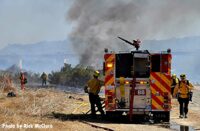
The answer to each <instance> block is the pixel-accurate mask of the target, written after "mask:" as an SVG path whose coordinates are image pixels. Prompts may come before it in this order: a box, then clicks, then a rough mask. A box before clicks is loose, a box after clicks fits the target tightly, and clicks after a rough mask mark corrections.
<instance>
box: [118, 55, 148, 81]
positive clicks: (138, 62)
mask: <svg viewBox="0 0 200 131" xmlns="http://www.w3.org/2000/svg"><path fill="white" fill-rule="evenodd" d="M133 62H135V64H134V63H133ZM133 65H134V66H135V67H134V69H133ZM133 70H134V73H135V76H136V77H137V78H147V77H149V75H150V70H149V61H148V58H146V57H145V58H135V59H133V54H131V53H123V54H116V77H117V78H119V77H125V78H132V77H133Z"/></svg>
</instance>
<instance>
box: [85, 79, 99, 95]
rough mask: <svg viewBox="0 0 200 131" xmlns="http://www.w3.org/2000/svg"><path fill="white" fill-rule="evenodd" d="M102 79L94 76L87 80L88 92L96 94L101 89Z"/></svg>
mask: <svg viewBox="0 0 200 131" xmlns="http://www.w3.org/2000/svg"><path fill="white" fill-rule="evenodd" d="M102 83H103V82H102V81H101V80H99V79H96V78H93V79H91V80H89V81H88V82H87V87H88V92H89V93H93V94H95V95H97V94H98V93H99V91H100V89H101V86H102Z"/></svg>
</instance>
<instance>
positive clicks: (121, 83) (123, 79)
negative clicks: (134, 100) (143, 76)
mask: <svg viewBox="0 0 200 131" xmlns="http://www.w3.org/2000/svg"><path fill="white" fill-rule="evenodd" d="M119 83H120V85H124V84H125V78H124V77H120V78H119Z"/></svg>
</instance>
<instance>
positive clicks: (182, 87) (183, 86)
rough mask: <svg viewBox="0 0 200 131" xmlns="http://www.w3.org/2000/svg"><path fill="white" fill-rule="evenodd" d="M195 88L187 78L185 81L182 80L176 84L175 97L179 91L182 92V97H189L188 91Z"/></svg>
mask: <svg viewBox="0 0 200 131" xmlns="http://www.w3.org/2000/svg"><path fill="white" fill-rule="evenodd" d="M192 89H193V85H192V84H191V83H189V82H187V80H185V81H180V83H179V84H177V85H176V87H175V88H174V94H173V96H174V97H175V96H176V94H177V93H180V98H188V97H189V96H188V93H189V92H190V91H191V90H192Z"/></svg>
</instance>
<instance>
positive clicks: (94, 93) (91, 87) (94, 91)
mask: <svg viewBox="0 0 200 131" xmlns="http://www.w3.org/2000/svg"><path fill="white" fill-rule="evenodd" d="M99 75H100V73H99V72H98V71H95V72H94V75H93V77H94V78H93V79H91V80H89V81H88V82H87V85H86V86H85V88H84V90H85V92H86V93H88V94H89V101H90V105H91V114H92V117H96V111H95V105H96V106H97V108H98V111H100V113H101V115H102V116H104V111H103V109H102V104H101V100H100V97H99V95H98V94H99V91H100V88H101V86H102V83H103V82H102V81H101V80H99V79H98V77H99Z"/></svg>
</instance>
